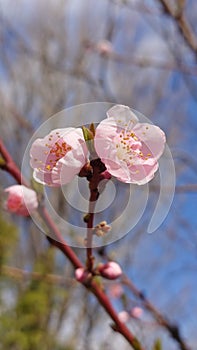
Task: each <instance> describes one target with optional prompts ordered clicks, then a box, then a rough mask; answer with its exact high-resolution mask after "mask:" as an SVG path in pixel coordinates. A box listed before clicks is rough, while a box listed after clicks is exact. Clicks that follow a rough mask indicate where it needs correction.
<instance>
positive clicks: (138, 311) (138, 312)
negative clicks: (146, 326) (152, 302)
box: [131, 306, 143, 318]
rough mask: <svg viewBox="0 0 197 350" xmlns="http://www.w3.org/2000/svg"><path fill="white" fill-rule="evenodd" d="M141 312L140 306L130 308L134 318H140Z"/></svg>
mask: <svg viewBox="0 0 197 350" xmlns="http://www.w3.org/2000/svg"><path fill="white" fill-rule="evenodd" d="M142 314H143V310H142V309H141V307H138V306H135V307H134V308H133V309H132V310H131V316H132V317H134V318H140V317H141V316H142Z"/></svg>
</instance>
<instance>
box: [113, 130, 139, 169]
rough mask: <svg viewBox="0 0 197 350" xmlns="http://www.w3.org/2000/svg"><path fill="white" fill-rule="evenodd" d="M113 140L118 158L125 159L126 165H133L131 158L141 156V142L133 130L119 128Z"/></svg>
mask: <svg viewBox="0 0 197 350" xmlns="http://www.w3.org/2000/svg"><path fill="white" fill-rule="evenodd" d="M114 142H115V145H116V150H117V153H116V154H117V157H118V159H120V160H123V161H125V162H126V163H127V165H128V166H129V165H133V160H134V159H135V158H136V157H143V154H142V152H141V151H140V149H141V147H142V143H141V141H140V140H139V138H138V137H137V136H136V135H135V133H134V132H132V131H126V130H121V131H120V132H118V135H117V136H115V138H114Z"/></svg>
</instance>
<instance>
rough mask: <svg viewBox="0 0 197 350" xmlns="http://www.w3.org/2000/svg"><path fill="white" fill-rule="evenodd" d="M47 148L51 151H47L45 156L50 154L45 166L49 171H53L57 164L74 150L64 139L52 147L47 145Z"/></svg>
mask: <svg viewBox="0 0 197 350" xmlns="http://www.w3.org/2000/svg"><path fill="white" fill-rule="evenodd" d="M49 141H51V139H49ZM46 147H48V148H49V149H50V151H45V154H48V157H47V159H46V165H45V168H46V170H48V171H52V169H53V168H54V167H55V165H56V163H57V162H58V161H59V160H60V159H61V158H63V157H64V156H65V155H66V153H68V152H69V151H70V150H71V149H72V147H71V146H69V145H68V144H67V143H66V142H65V141H64V140H63V138H60V139H59V140H57V141H56V142H55V143H54V144H52V145H51V144H46Z"/></svg>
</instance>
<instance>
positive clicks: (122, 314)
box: [118, 310, 129, 323]
mask: <svg viewBox="0 0 197 350" xmlns="http://www.w3.org/2000/svg"><path fill="white" fill-rule="evenodd" d="M118 318H119V320H120V321H121V322H123V323H126V322H127V321H128V320H129V314H128V312H126V311H124V310H123V311H120V312H119V313H118Z"/></svg>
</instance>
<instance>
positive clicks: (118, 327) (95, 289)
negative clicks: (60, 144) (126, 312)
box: [0, 140, 145, 350]
mask: <svg viewBox="0 0 197 350" xmlns="http://www.w3.org/2000/svg"><path fill="white" fill-rule="evenodd" d="M0 153H1V155H2V157H3V160H4V162H3V161H1V163H0V168H1V169H2V170H5V171H7V172H8V173H9V174H10V175H12V176H13V177H14V179H15V180H16V181H17V182H18V183H19V184H25V185H27V183H26V182H25V181H24V179H23V178H22V177H21V173H20V170H19V169H18V167H17V165H16V164H15V163H14V161H13V159H12V157H11V156H10V154H9V152H8V151H7V149H6V147H5V146H4V144H3V142H2V141H1V140H0ZM39 213H40V214H41V215H42V218H43V219H44V221H45V223H46V224H47V227H48V229H49V230H50V233H51V234H52V236H53V237H54V238H51V237H49V236H47V239H48V241H49V242H50V243H51V244H52V245H53V246H55V247H57V248H59V249H60V250H61V251H62V252H63V254H64V255H65V256H66V257H67V258H68V259H69V260H70V262H71V263H72V265H73V266H74V267H75V268H78V267H83V264H82V263H81V261H80V260H79V259H78V257H77V255H76V254H75V253H74V251H73V250H72V249H71V248H70V247H69V246H68V245H67V244H66V242H65V241H64V239H63V237H62V235H61V233H60V232H59V230H58V228H57V227H56V225H55V223H54V222H53V220H52V219H51V217H50V215H49V214H48V212H47V210H46V209H45V208H44V207H43V206H41V207H40V208H39ZM84 286H85V287H86V288H87V289H88V290H89V291H91V292H92V293H93V294H94V295H95V296H96V298H97V300H98V301H99V303H100V304H101V305H102V306H103V308H104V309H105V310H106V312H107V313H108V315H109V316H110V317H111V319H112V320H113V321H114V323H115V324H114V326H113V327H112V328H113V329H114V330H115V331H117V332H119V333H120V334H122V335H123V336H124V338H125V339H126V340H127V341H128V343H129V344H130V345H131V346H132V347H133V349H134V350H145V349H144V348H143V347H142V346H141V345H140V342H139V341H138V339H137V338H136V337H135V336H134V335H133V334H132V332H131V331H130V330H129V329H128V328H127V327H126V325H125V324H124V323H122V322H121V321H120V320H119V317H118V315H117V313H116V311H115V310H114V308H113V306H112V304H111V303H110V300H109V298H108V297H107V296H106V294H105V293H104V292H103V290H102V289H101V287H100V286H98V285H97V284H96V283H95V282H94V280H93V279H92V280H90V281H89V283H88V284H84Z"/></svg>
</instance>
